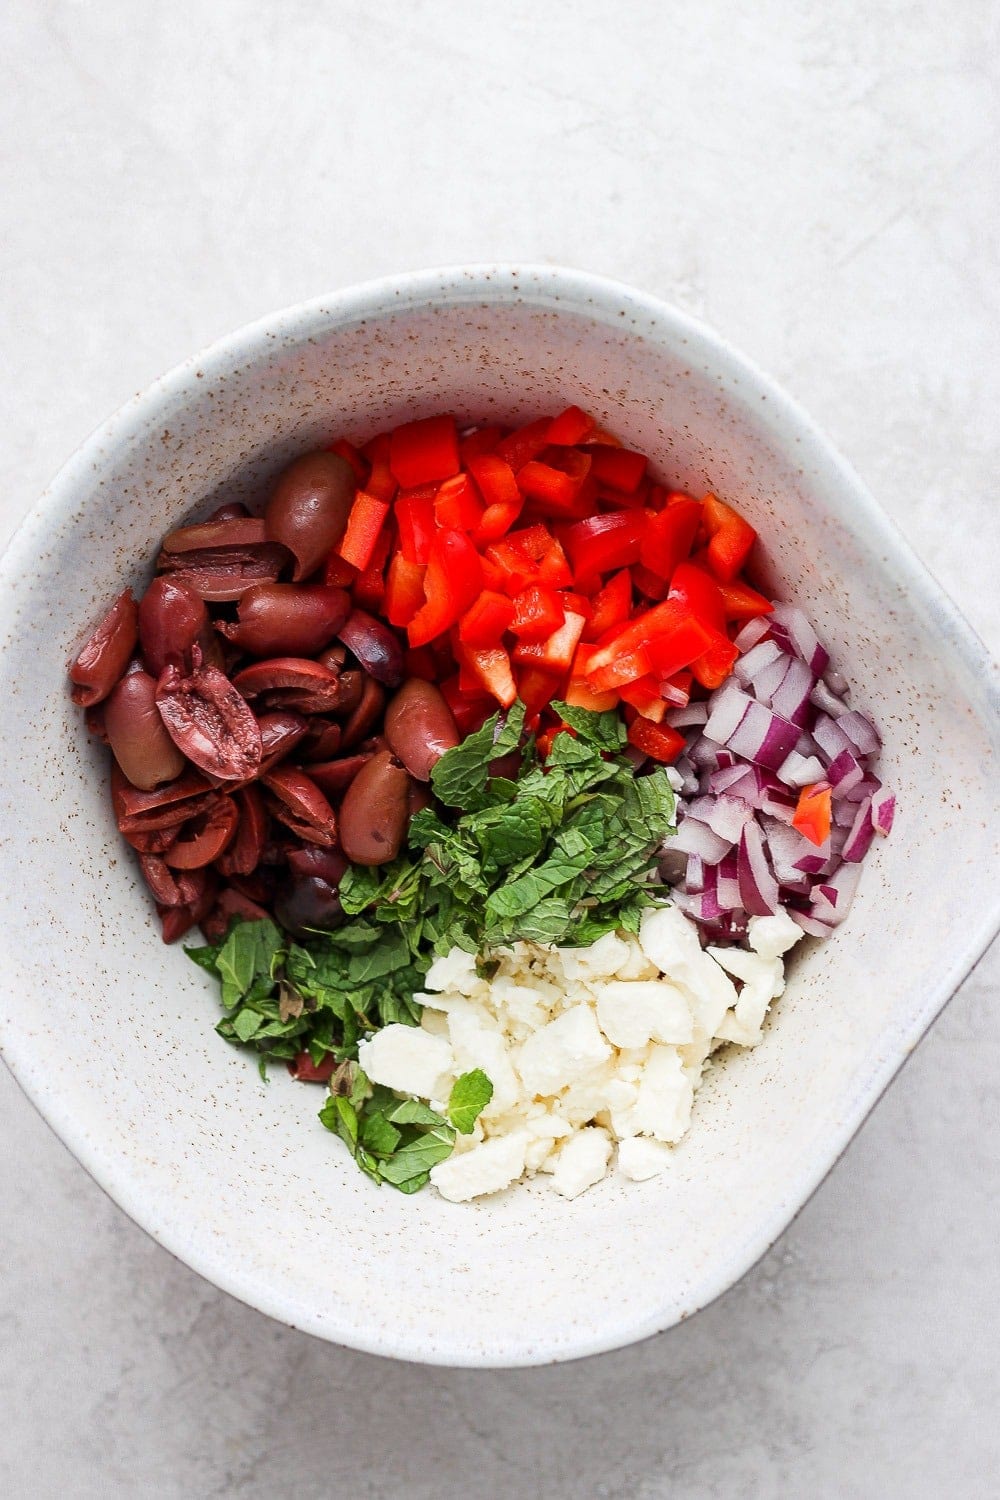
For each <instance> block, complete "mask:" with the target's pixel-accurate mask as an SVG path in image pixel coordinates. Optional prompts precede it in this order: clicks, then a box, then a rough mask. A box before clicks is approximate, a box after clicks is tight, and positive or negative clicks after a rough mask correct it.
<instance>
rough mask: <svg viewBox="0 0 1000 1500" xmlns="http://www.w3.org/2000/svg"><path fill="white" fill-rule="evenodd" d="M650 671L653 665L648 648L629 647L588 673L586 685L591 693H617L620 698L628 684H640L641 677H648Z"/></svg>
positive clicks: (641, 646) (593, 667) (592, 668)
mask: <svg viewBox="0 0 1000 1500" xmlns="http://www.w3.org/2000/svg"><path fill="white" fill-rule="evenodd" d="M650 670H651V665H650V660H649V654H648V652H647V650H646V647H645V646H643V645H636V646H629V647H628V648H627V649H626V650H624V651H621V652H619V653H618V654H617V655H616V656H615V657H614V658H613V659H612V660H611V661H609V662H606V663H604V664H603V665H600V666H592V667H591V669H590V671H589V672H588V673H587V677H586V683H587V686H588V687H589V688H590V690H591V692H594V693H607V692H615V693H617V695H618V697H619V698H620V697H621V689H622V688H623V687H624V685H625V684H626V683H628V682H638V681H639V678H640V677H648V676H649V673H650Z"/></svg>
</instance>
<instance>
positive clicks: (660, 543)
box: [639, 496, 701, 579]
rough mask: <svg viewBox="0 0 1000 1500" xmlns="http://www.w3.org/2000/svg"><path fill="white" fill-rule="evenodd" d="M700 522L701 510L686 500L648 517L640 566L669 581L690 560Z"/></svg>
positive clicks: (694, 502) (641, 549) (640, 551)
mask: <svg viewBox="0 0 1000 1500" xmlns="http://www.w3.org/2000/svg"><path fill="white" fill-rule="evenodd" d="M700 521H701V506H700V505H699V503H698V501H697V500H689V499H688V498H687V497H686V496H685V497H684V499H683V500H682V501H680V502H679V503H678V504H677V505H668V506H667V508H666V509H665V510H661V511H660V513H659V514H658V515H654V516H651V517H650V520H649V524H648V526H647V527H646V532H645V535H644V536H643V539H642V546H641V547H640V549H639V557H640V559H641V561H642V564H643V566H644V567H646V568H648V569H649V571H650V572H651V573H655V574H656V576H657V577H658V578H667V579H669V578H670V576H671V574H672V573H673V571H674V569H675V568H676V567H677V564H678V563H680V562H683V561H684V559H685V558H686V557H688V556H690V553H691V548H692V547H693V546H694V540H695V537H696V536H697V534H698V526H699V523H700Z"/></svg>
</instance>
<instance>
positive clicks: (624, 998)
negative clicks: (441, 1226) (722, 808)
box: [359, 906, 801, 1202]
mask: <svg viewBox="0 0 1000 1500" xmlns="http://www.w3.org/2000/svg"><path fill="white" fill-rule="evenodd" d="M749 927H750V931H749V941H750V951H749V952H748V951H746V950H744V949H738V948H707V949H703V948H702V946H701V943H700V940H699V937H698V932H697V929H696V928H695V927H694V925H693V924H692V923H691V922H690V921H689V920H688V918H687V917H685V916H684V914H683V913H682V912H681V911H680V910H679V909H678V908H677V907H670V906H662V907H651V908H650V909H649V910H648V911H646V912H644V913H643V917H642V921H641V924H640V930H639V936H638V939H636V938H635V937H632V936H619V935H617V934H615V933H608V934H606V935H605V936H604V937H602V938H600V939H599V940H598V942H596V943H594V944H592V945H591V946H590V947H589V948H565V949H559V948H555V947H552V946H550V945H543V944H539V943H529V942H517V943H514V944H512V945H511V946H510V947H509V948H503V949H500V950H499V951H498V952H496V953H495V954H494V955H493V957H494V958H495V959H496V961H497V969H496V972H495V974H494V976H493V978H492V979H491V980H490V981H489V982H487V981H486V980H484V979H481V978H480V977H479V975H478V974H477V972H476V963H475V959H474V958H473V956H472V955H471V954H469V953H465V952H463V951H462V950H460V949H457V948H456V949H452V951H451V952H450V953H448V954H446V955H445V956H444V957H443V958H438V959H436V960H435V962H434V963H433V964H432V965H431V968H430V970H429V972H428V974H427V978H426V981H425V984H426V994H423V995H419V996H418V997H417V998H418V999H419V1000H420V1001H421V1002H422V1003H423V1004H424V1007H425V1009H424V1015H423V1020H422V1024H421V1026H420V1027H419V1028H415V1027H410V1026H387V1027H385V1028H384V1030H383V1031H381V1032H377V1033H376V1034H375V1036H374V1037H373V1038H371V1039H370V1040H369V1041H367V1042H363V1043H362V1044H361V1047H360V1049H359V1056H360V1059H361V1066H362V1067H363V1068H364V1070H365V1072H366V1073H367V1074H368V1076H369V1077H370V1078H371V1079H372V1080H373V1081H374V1082H376V1083H385V1084H387V1085H388V1086H389V1087H390V1088H394V1089H397V1090H399V1091H400V1092H402V1093H408V1094H415V1095H418V1096H419V1097H421V1098H424V1099H429V1100H430V1101H431V1102H432V1105H433V1108H434V1109H436V1110H437V1112H438V1113H441V1114H443V1113H446V1101H447V1098H448V1095H449V1092H450V1089H451V1086H452V1084H453V1082H454V1081H455V1079H456V1078H457V1077H458V1076H459V1075H460V1074H461V1073H463V1072H468V1071H470V1070H471V1069H473V1068H481V1069H482V1070H483V1072H484V1073H486V1075H487V1076H488V1077H489V1079H490V1081H491V1082H492V1084H493V1097H492V1099H491V1100H490V1102H489V1103H488V1104H487V1105H486V1107H485V1109H484V1110H483V1111H482V1113H481V1114H480V1116H479V1118H478V1120H477V1121H476V1123H475V1127H474V1129H473V1132H472V1134H471V1135H460V1136H458V1137H457V1138H456V1141H455V1146H454V1150H453V1152H452V1154H451V1156H450V1157H448V1159H447V1160H446V1161H443V1162H440V1163H439V1164H438V1165H437V1166H435V1167H434V1168H433V1169H432V1170H431V1181H432V1182H433V1183H434V1184H435V1186H436V1187H437V1188H438V1189H439V1191H440V1192H441V1193H442V1194H443V1196H444V1197H446V1198H450V1199H452V1200H454V1201H455V1202H461V1201H464V1200H465V1199H467V1198H474V1197H478V1196H480V1195H481V1194H483V1193H493V1192H498V1191H500V1189H502V1188H504V1187H506V1186H508V1185H509V1184H510V1183H511V1182H514V1181H516V1180H517V1178H518V1177H520V1176H521V1175H522V1174H524V1173H527V1174H528V1175H529V1176H530V1175H534V1174H536V1173H545V1174H550V1175H551V1178H552V1186H553V1188H554V1189H555V1190H556V1191H557V1192H559V1193H562V1194H563V1195H564V1196H566V1197H575V1196H576V1195H577V1194H578V1193H581V1192H583V1191H585V1189H586V1188H587V1187H589V1186H591V1185H592V1184H593V1183H595V1182H597V1181H599V1180H600V1179H601V1178H602V1177H603V1176H604V1174H605V1172H606V1170H607V1167H608V1162H609V1159H610V1156H611V1152H612V1150H613V1147H614V1144H615V1142H617V1145H618V1171H619V1172H620V1173H621V1174H622V1176H624V1177H627V1178H629V1179H631V1180H633V1181H641V1180H643V1179H645V1178H647V1177H652V1176H654V1175H655V1174H656V1173H657V1172H661V1171H663V1170H664V1168H665V1167H667V1166H668V1165H669V1163H670V1160H671V1153H672V1150H673V1143H675V1142H677V1141H678V1140H680V1138H681V1137H682V1136H683V1135H684V1133H685V1131H686V1130H687V1128H688V1125H689V1124H690V1119H691V1109H692V1104H693V1100H694V1092H695V1090H696V1088H697V1087H698V1085H699V1083H700V1082H701V1078H702V1074H703V1071H704V1069H705V1068H706V1067H707V1066H708V1065H709V1059H710V1057H711V1054H712V1052H713V1050H714V1048H716V1047H718V1046H719V1045H721V1043H723V1042H726V1041H732V1042H738V1043H740V1044H741V1045H744V1046H753V1045H754V1044H755V1043H756V1042H758V1041H759V1040H760V1036H761V1030H760V1028H761V1022H762V1021H763V1019H764V1016H765V1014H766V1012H767V1008H768V1006H769V1005H770V1003H771V1001H772V1000H773V999H774V998H775V997H777V996H778V995H780V994H781V992H782V989H783V988H784V966H783V963H782V959H781V955H782V954H783V953H784V952H786V951H787V949H788V948H789V947H790V946H791V944H792V943H793V942H797V941H798V938H799V937H800V936H801V932H800V929H799V928H798V926H797V925H796V924H795V923H794V922H792V921H791V919H790V918H789V917H787V915H786V914H785V913H783V912H781V913H779V914H778V915H777V916H775V917H755V918H753V919H752V921H751V922H750V924H749ZM734 980H735V981H737V982H738V984H739V986H740V987H739V989H737V983H734Z"/></svg>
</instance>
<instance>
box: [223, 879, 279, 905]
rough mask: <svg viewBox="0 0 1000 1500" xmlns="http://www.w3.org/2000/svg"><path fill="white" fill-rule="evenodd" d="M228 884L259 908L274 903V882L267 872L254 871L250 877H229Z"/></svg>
mask: <svg viewBox="0 0 1000 1500" xmlns="http://www.w3.org/2000/svg"><path fill="white" fill-rule="evenodd" d="M229 884H230V885H231V886H232V888H233V890H234V891H239V893H240V895H241V896H246V898H247V900H248V901H256V902H257V904H258V905H259V906H271V905H272V904H273V902H274V880H273V878H272V875H271V872H270V871H269V870H255V871H254V872H253V874H252V875H230V877H229Z"/></svg>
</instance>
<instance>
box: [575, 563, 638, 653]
mask: <svg viewBox="0 0 1000 1500" xmlns="http://www.w3.org/2000/svg"><path fill="white" fill-rule="evenodd" d="M590 605H591V613H590V619H589V620H588V621H587V628H586V630H585V631H584V632H583V637H584V640H587V641H598V640H600V638H601V636H602V635H604V634H605V633H606V632H607V631H609V630H612V629H614V627H615V626H616V625H621V624H623V623H624V621H625V620H627V619H628V617H629V615H630V613H631V611H632V575H631V573H630V572H629V570H628V568H623V569H622V571H621V572H620V573H615V574H614V576H613V577H612V578H609V579H608V581H607V583H606V584H605V585H604V587H603V588H601V589H598V591H597V593H596V594H595V595H594V597H593V599H592V600H591V601H590Z"/></svg>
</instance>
